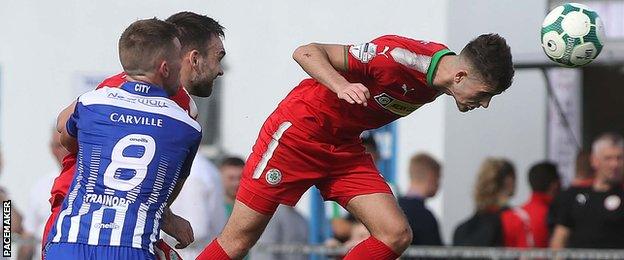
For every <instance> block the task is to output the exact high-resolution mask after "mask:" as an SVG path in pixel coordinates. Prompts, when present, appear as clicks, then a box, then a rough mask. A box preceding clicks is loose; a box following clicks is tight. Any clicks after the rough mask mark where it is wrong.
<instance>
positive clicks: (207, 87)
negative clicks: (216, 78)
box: [191, 81, 212, 97]
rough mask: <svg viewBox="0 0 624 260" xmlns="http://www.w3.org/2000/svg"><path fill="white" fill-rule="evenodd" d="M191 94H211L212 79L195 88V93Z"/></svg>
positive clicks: (207, 95)
mask: <svg viewBox="0 0 624 260" xmlns="http://www.w3.org/2000/svg"><path fill="white" fill-rule="evenodd" d="M191 94H193V96H198V97H209V96H210V95H211V94H212V81H211V82H206V83H204V84H201V85H200V86H198V87H197V88H196V89H195V93H191Z"/></svg>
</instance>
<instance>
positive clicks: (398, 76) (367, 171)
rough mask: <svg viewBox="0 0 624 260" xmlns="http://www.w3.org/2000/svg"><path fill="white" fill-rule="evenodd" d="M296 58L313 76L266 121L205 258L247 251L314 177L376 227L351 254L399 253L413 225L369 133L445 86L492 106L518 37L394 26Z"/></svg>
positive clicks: (509, 73) (329, 196)
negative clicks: (398, 32) (456, 45)
mask: <svg viewBox="0 0 624 260" xmlns="http://www.w3.org/2000/svg"><path fill="white" fill-rule="evenodd" d="M293 58H294V59H295V60H296V61H297V62H298V63H299V65H300V66H301V67H302V68H303V69H304V70H305V71H306V72H307V73H308V74H309V75H310V76H311V77H312V78H310V79H305V80H303V81H302V82H301V83H300V84H299V85H298V86H297V87H295V88H294V89H293V90H292V91H291V92H290V94H288V96H287V97H286V98H285V99H284V100H283V101H282V102H281V103H280V104H279V105H278V107H277V109H276V110H275V111H274V112H273V113H272V114H271V115H270V116H269V118H268V119H267V120H266V122H265V123H264V125H263V126H262V129H261V130H260V134H259V136H258V139H257V141H256V144H255V145H254V147H253V149H252V153H251V155H250V156H249V159H248V161H247V163H246V165H245V170H244V172H243V176H242V179H241V185H240V188H239V191H238V194H237V200H236V202H235V205H234V209H233V212H232V216H231V217H230V219H229V221H228V223H227V225H226V226H225V228H224V230H223V232H222V233H221V234H220V235H219V236H218V238H217V239H215V240H214V241H213V242H212V243H210V244H209V245H208V246H207V247H206V248H205V249H204V251H203V252H202V253H201V254H200V255H199V257H198V259H239V258H241V257H242V256H244V255H245V254H246V253H247V250H248V249H249V248H251V247H252V246H253V245H254V244H255V242H256V241H257V239H258V237H259V236H260V235H261V234H262V232H263V230H264V228H265V227H266V224H267V223H268V221H269V220H270V218H271V216H272V214H273V213H274V211H275V209H276V207H277V205H278V204H287V205H295V203H296V202H297V201H298V200H299V198H300V197H301V195H302V194H303V193H304V192H305V191H306V190H307V189H308V188H310V186H312V185H314V186H316V187H317V188H318V189H319V190H320V191H321V194H322V195H323V197H324V198H325V199H326V200H333V201H336V202H338V203H339V204H340V205H342V206H343V207H345V208H346V209H347V210H348V211H349V212H351V213H352V214H353V215H354V216H355V217H356V218H357V219H359V220H360V221H361V222H362V223H363V224H364V225H365V226H366V227H367V228H368V230H369V231H370V233H371V236H370V237H369V238H368V239H366V240H365V241H363V242H361V243H360V244H358V245H357V246H355V247H354V248H353V249H351V251H349V253H348V254H347V255H346V257H345V259H396V258H397V257H398V256H399V255H400V254H401V253H402V252H403V251H404V250H405V249H406V248H407V247H408V246H409V244H410V241H411V234H412V232H411V230H410V227H409V225H408V223H407V220H406V218H405V216H404V215H403V213H402V211H401V210H400V209H399V207H398V206H397V202H396V200H395V198H394V197H393V195H392V193H391V191H390V188H389V187H388V185H387V184H386V182H385V181H384V179H383V177H382V176H381V175H380V174H379V172H378V171H377V169H376V167H375V165H374V163H373V161H372V159H371V157H370V155H368V154H366V153H365V151H364V147H363V146H362V144H361V140H360V137H359V136H360V134H361V133H362V131H364V130H368V129H375V128H378V127H380V126H383V125H385V124H388V123H390V122H392V121H394V120H396V119H398V118H400V117H403V116H407V115H408V114H410V113H411V112H413V111H414V110H416V109H418V108H419V107H421V106H422V105H424V104H426V103H429V102H432V101H433V100H435V99H436V98H437V97H438V96H440V95H441V94H447V95H451V96H453V97H454V98H455V101H456V103H457V107H458V108H459V110H460V111H462V112H466V111H469V110H472V109H475V108H478V107H484V108H486V107H488V105H489V103H490V100H491V99H492V97H493V96H495V95H498V94H500V93H502V92H503V91H504V90H506V89H507V88H508V87H509V86H510V85H511V82H512V78H513V74H514V70H513V65H512V60H511V52H510V49H509V46H508V45H507V43H506V42H505V40H504V39H503V38H502V37H500V36H499V35H497V34H485V35H481V36H479V37H477V38H476V39H474V40H472V41H471V42H470V43H468V45H466V47H465V48H464V49H463V50H462V51H461V53H460V54H459V55H455V53H453V52H451V51H450V50H449V49H448V48H447V47H446V46H444V45H442V44H438V43H434V42H429V41H420V40H413V39H409V38H405V37H401V36H395V35H388V36H382V37H379V38H377V39H375V40H373V41H371V42H369V43H365V44H361V45H352V46H349V45H347V46H345V45H334V44H316V43H313V44H309V45H305V46H301V47H299V48H297V50H295V52H294V54H293Z"/></svg>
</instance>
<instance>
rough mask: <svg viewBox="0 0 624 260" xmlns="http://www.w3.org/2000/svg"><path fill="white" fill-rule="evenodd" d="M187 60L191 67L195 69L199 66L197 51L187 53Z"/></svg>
mask: <svg viewBox="0 0 624 260" xmlns="http://www.w3.org/2000/svg"><path fill="white" fill-rule="evenodd" d="M188 58H189V62H190V63H191V67H193V68H197V66H198V65H199V51H198V50H192V51H189V54H188Z"/></svg>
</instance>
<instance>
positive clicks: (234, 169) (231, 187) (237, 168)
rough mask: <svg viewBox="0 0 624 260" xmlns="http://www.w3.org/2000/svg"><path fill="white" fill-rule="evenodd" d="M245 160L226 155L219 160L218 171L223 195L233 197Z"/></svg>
mask: <svg viewBox="0 0 624 260" xmlns="http://www.w3.org/2000/svg"><path fill="white" fill-rule="evenodd" d="M244 167H245V161H243V159H241V158H239V157H226V158H225V159H223V161H221V165H220V166H219V171H220V172H221V180H222V181H223V189H224V190H225V195H226V196H227V197H229V198H235V197H236V192H237V191H238V186H239V184H240V178H241V175H242V174H243V168H244Z"/></svg>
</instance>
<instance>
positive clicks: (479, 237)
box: [453, 158, 516, 247]
mask: <svg viewBox="0 0 624 260" xmlns="http://www.w3.org/2000/svg"><path fill="white" fill-rule="evenodd" d="M515 187H516V173H515V169H514V166H513V165H512V164H511V162H509V161H507V160H505V159H498V158H487V159H486V160H485V161H484V162H483V164H482V165H481V169H480V170H479V175H478V177H477V183H476V185H475V189H474V202H475V205H476V210H475V214H474V215H473V216H472V217H470V218H469V219H468V220H466V221H464V222H463V223H461V224H460V225H459V226H458V227H457V228H456V229H455V233H454V234H453V245H455V246H489V247H491V246H503V232H502V227H501V221H500V215H501V213H502V212H503V211H504V210H506V209H508V206H507V203H508V202H509V200H510V199H511V197H512V196H513V195H514V192H515Z"/></svg>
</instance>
